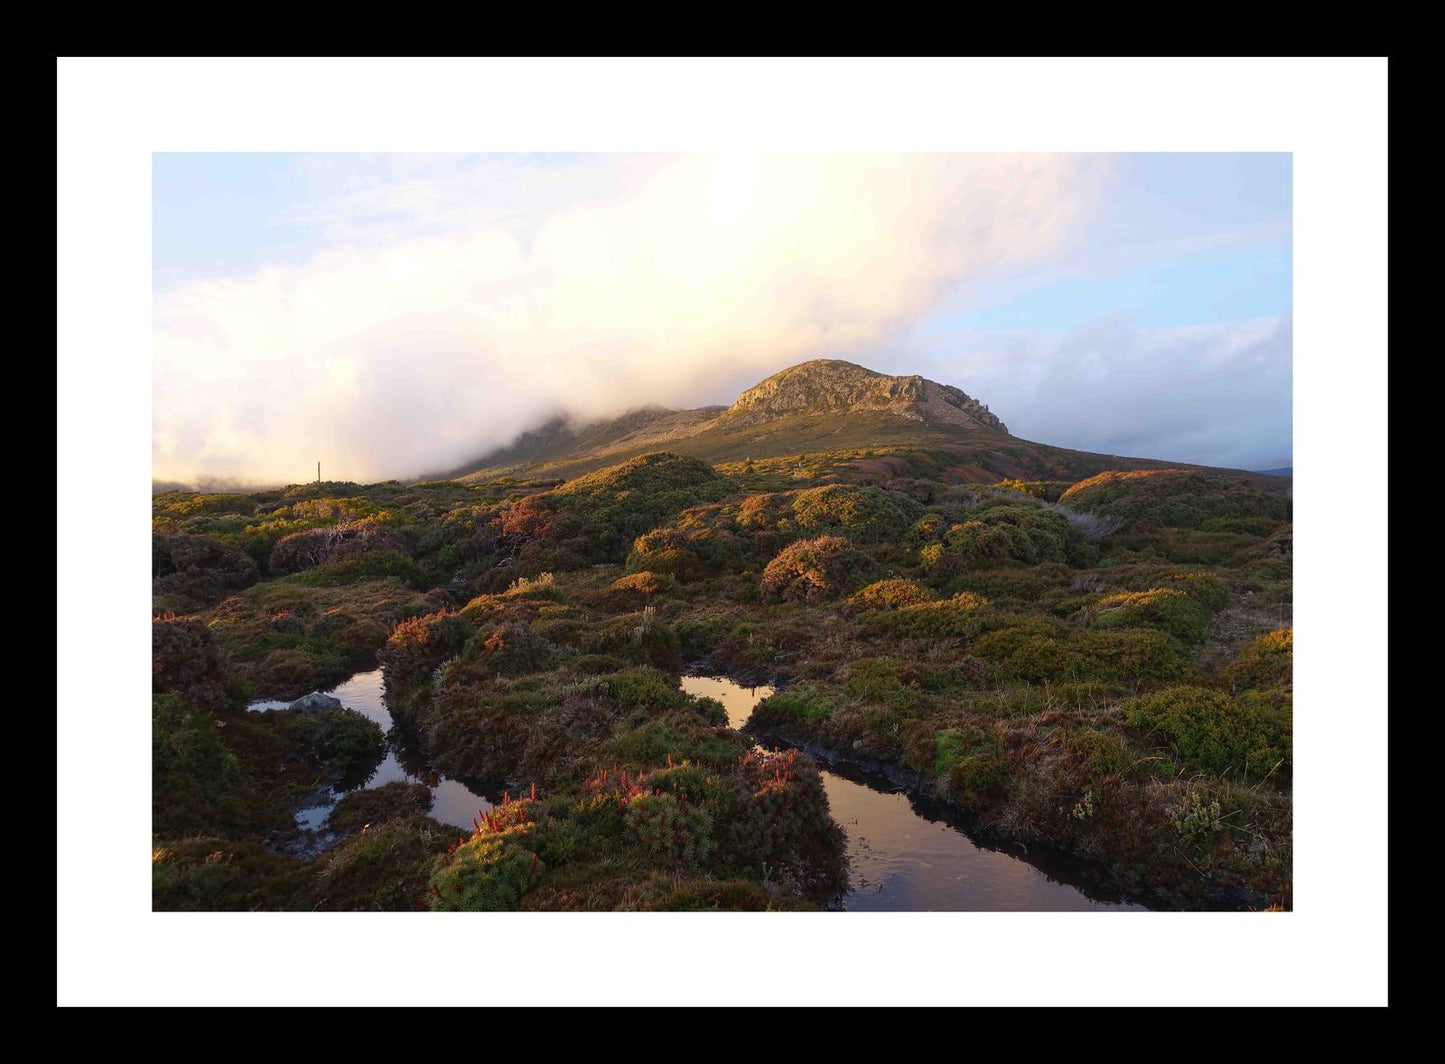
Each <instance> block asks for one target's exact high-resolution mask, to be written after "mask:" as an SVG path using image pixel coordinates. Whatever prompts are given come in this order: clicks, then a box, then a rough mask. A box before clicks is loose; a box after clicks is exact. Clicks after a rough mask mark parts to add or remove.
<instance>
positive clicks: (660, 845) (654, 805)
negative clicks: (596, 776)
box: [627, 791, 713, 867]
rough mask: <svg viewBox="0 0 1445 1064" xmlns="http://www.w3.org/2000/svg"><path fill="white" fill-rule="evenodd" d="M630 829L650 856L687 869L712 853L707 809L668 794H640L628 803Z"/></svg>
mask: <svg viewBox="0 0 1445 1064" xmlns="http://www.w3.org/2000/svg"><path fill="white" fill-rule="evenodd" d="M627 827H628V830H629V831H630V832H631V833H632V836H633V838H634V839H635V840H636V841H637V843H638V845H640V846H641V847H642V848H643V849H644V850H645V851H646V852H647V853H648V854H650V855H651V856H653V857H654V858H660V859H661V860H663V861H666V862H668V863H672V864H678V865H682V866H684V867H695V866H697V865H699V864H701V863H702V862H703V861H704V860H705V859H706V858H707V856H708V854H709V853H711V852H712V848H713V840H712V817H711V816H709V815H708V812H707V810H706V809H705V808H703V807H702V806H700V805H697V804H695V803H693V804H690V803H688V801H687V800H686V799H685V798H682V797H679V796H678V795H675V794H670V793H667V792H665V791H663V792H659V793H657V794H639V795H637V796H635V797H634V798H632V799H631V800H630V801H629V802H628V803H627Z"/></svg>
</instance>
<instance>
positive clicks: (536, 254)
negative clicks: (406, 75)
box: [153, 155, 1108, 482]
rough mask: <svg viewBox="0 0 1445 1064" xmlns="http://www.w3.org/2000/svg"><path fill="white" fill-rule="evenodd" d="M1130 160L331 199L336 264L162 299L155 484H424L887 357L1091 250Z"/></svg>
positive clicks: (840, 161) (613, 174)
mask: <svg viewBox="0 0 1445 1064" xmlns="http://www.w3.org/2000/svg"><path fill="white" fill-rule="evenodd" d="M1107 165H1108V164H1107V163H1106V162H1103V161H1100V160H1099V159H1097V158H1095V159H1089V158H1084V157H1078V156H1065V155H1035V156H1028V155H1025V156H977V155H968V156H949V155H928V156H887V157H880V156H861V155H839V156H762V157H745V156H719V157H714V156H684V157H668V158H660V157H636V156H623V157H615V158H614V157H591V158H584V159H583V160H581V161H578V162H576V163H575V164H569V165H550V164H543V163H527V164H525V165H511V166H509V165H503V164H501V163H498V162H497V161H495V160H492V161H487V162H484V163H481V164H473V165H472V166H471V167H470V168H468V167H465V166H460V165H459V164H456V163H454V162H453V163H448V165H447V166H446V167H445V172H444V173H443V174H442V175H441V176H428V175H427V174H426V173H425V172H423V173H416V172H410V173H404V174H400V175H398V177H397V179H396V180H395V181H393V182H389V183H384V184H382V185H380V186H378V187H375V188H365V189H360V190H355V191H353V192H350V193H347V194H346V195H339V196H335V197H333V198H332V199H331V200H330V201H329V202H326V203H322V204H312V205H308V206H307V208H306V209H305V211H304V212H302V213H303V214H304V215H305V216H306V217H307V218H309V219H310V220H311V221H313V222H317V223H319V224H323V225H324V227H325V229H326V231H327V233H328V234H329V236H328V240H329V246H328V247H326V248H325V249H324V250H322V251H320V252H318V253H317V254H316V255H315V256H314V257H313V258H312V259H310V260H309V261H308V262H306V263H305V264H304V265H301V266H273V267H267V268H264V269H261V270H259V271H257V272H255V273H254V274H251V275H248V276H243V277H232V278H226V279H221V280H198V281H195V282H193V283H191V284H188V285H185V286H183V287H180V288H177V289H173V290H170V291H167V292H164V293H161V294H159V295H158V296H157V299H156V305H155V354H154V360H155V361H154V370H155V372H154V381H155V386H154V419H155V425H154V448H153V475H154V476H155V477H157V478H161V479H171V480H189V479H196V478H198V477H201V476H211V477H231V478H236V479H240V480H247V481H253V482H254V481H282V482H285V481H294V480H299V479H305V478H306V476H307V472H308V470H310V469H311V468H313V466H314V463H315V462H316V461H317V460H318V459H319V460H321V461H322V463H323V472H324V473H326V474H327V475H330V476H335V477H338V478H347V479H355V480H371V479H376V478H380V477H405V476H408V475H414V474H418V473H422V472H426V471H435V470H439V469H445V468H449V467H451V466H454V465H457V464H459V463H461V462H463V461H465V460H467V459H469V458H471V457H474V456H476V455H477V454H479V453H481V452H483V451H484V450H486V449H487V448H489V447H491V446H495V445H498V444H502V443H505V442H507V441H509V440H510V439H512V438H513V437H514V436H515V435H516V434H517V433H518V432H520V431H522V430H524V429H526V428H529V427H531V426H533V425H535V424H536V423H538V422H539V421H540V420H542V419H543V418H545V417H547V416H550V415H552V414H554V413H556V412H558V411H564V410H565V411H568V412H571V413H573V414H576V415H579V416H583V417H601V416H607V415H612V414H617V413H620V412H622V411H624V410H627V409H630V408H634V407H636V406H639V405H641V404H643V403H649V402H651V403H661V404H664V405H668V406H693V405H699V404H703V403H710V402H719V401H729V400H730V399H731V397H732V395H733V394H735V393H736V391H737V390H738V389H740V388H741V387H744V386H746V385H748V384H751V383H753V382H754V381H756V380H757V379H759V378H760V377H762V376H765V375H766V374H768V373H771V372H774V371H776V370H777V369H780V368H782V367H783V366H786V365H789V364H791V363H794V362H797V361H800V360H802V359H805V358H812V357H818V356H841V357H854V358H857V359H859V360H862V361H868V360H869V357H868V356H869V355H870V354H876V353H877V352H880V351H885V350H887V347H888V343H889V341H890V340H895V339H896V338H897V337H898V336H899V335H900V334H901V332H902V331H903V330H904V329H905V328H906V327H907V326H908V325H909V324H910V323H911V322H913V321H915V320H916V319H918V318H919V317H920V316H921V315H923V314H925V313H926V312H927V311H929V310H930V309H931V308H932V307H933V306H934V305H935V304H936V303H937V301H938V300H939V298H940V297H941V295H942V294H943V293H944V292H945V291H947V290H950V289H954V288H956V287H957V286H958V285H960V284H966V283H968V282H969V281H970V280H973V279H976V278H981V277H984V276H986V275H988V274H989V272H990V271H996V270H1007V269H1016V268H1019V267H1021V266H1025V265H1027V264H1029V263H1031V262H1036V261H1040V260H1044V259H1046V258H1047V257H1048V256H1049V255H1051V254H1053V253H1056V252H1057V251H1058V249H1059V248H1061V247H1063V246H1065V245H1066V244H1067V242H1068V241H1069V240H1070V238H1071V235H1072V234H1074V233H1075V232H1076V230H1077V228H1078V224H1079V222H1080V220H1081V219H1082V218H1084V217H1086V216H1087V212H1088V210H1089V208H1090V205H1091V204H1092V203H1093V202H1094V201H1095V197H1096V192H1097V189H1098V187H1099V184H1100V180H1099V179H1100V177H1101V176H1102V174H1103V172H1104V170H1105V168H1106V167H1107ZM874 361H876V359H874ZM984 397H985V399H986V400H987V401H989V402H990V403H992V404H993V405H994V406H995V408H998V407H999V404H998V403H997V402H996V401H995V400H994V399H993V398H992V397H990V396H988V395H987V393H985V396H984Z"/></svg>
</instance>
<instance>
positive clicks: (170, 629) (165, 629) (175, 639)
mask: <svg viewBox="0 0 1445 1064" xmlns="http://www.w3.org/2000/svg"><path fill="white" fill-rule="evenodd" d="M151 691H152V693H153V694H160V693H162V692H167V691H169V692H174V693H176V694H178V695H180V696H181V697H183V698H184V699H185V700H186V701H187V702H189V703H190V704H192V705H194V706H195V707H196V708H198V709H202V710H205V711H207V712H210V713H217V712H221V711H224V710H225V709H227V708H228V706H229V705H230V701H231V700H230V697H229V695H228V694H227V677H226V673H225V670H224V669H223V668H222V665H221V655H220V653H219V651H218V650H217V648H216V644H215V641H214V640H213V639H212V638H211V633H210V631H209V630H207V628H206V626H205V625H204V624H202V623H201V622H200V621H193V620H161V619H157V620H153V621H151Z"/></svg>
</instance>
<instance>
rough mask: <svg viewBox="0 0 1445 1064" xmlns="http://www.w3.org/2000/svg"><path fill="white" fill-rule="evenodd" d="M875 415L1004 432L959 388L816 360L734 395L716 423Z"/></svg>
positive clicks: (985, 409)
mask: <svg viewBox="0 0 1445 1064" xmlns="http://www.w3.org/2000/svg"><path fill="white" fill-rule="evenodd" d="M824 411H826V412H828V413H857V412H864V411H881V412H885V413H890V414H896V415H897V416H898V417H901V418H907V419H909V420H911V421H923V422H929V423H932V424H939V425H954V426H958V427H960V428H983V429H994V430H996V431H998V432H1002V433H1007V432H1008V428H1007V427H1006V426H1005V425H1004V423H1003V422H1002V421H1000V420H999V419H998V418H997V417H996V416H995V415H994V414H992V413H990V412H989V409H988V407H987V406H985V405H984V404H983V403H980V402H979V401H978V400H977V399H974V398H973V397H972V396H970V395H968V394H967V393H965V392H963V391H962V390H960V389H958V388H955V387H953V386H952V385H948V384H939V383H938V382H937V381H931V380H928V379H927V378H924V377H920V376H918V375H916V374H912V375H909V376H906V377H891V376H889V375H888V374H886V373H878V372H876V371H874V370H871V369H866V368H865V367H863V366H859V365H855V364H854V363H852V362H843V361H841V360H838V359H829V358H819V359H814V360H812V361H810V362H803V363H800V364H798V365H796V366H790V367H788V368H787V369H785V370H782V371H781V372H779V373H775V374H773V375H772V376H771V377H769V378H768V379H767V380H765V381H762V382H760V383H758V384H755V385H754V386H753V387H751V388H749V389H748V390H747V391H745V392H743V393H742V394H741V395H739V396H738V398H737V401H736V402H735V403H733V405H732V406H731V407H729V408H728V410H727V411H726V412H725V413H723V414H722V416H721V417H719V419H718V423H719V424H720V425H722V424H728V423H731V424H749V423H753V422H761V421H770V420H773V419H775V418H779V417H788V416H791V415H794V414H799V413H818V412H824Z"/></svg>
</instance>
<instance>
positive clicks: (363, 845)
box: [316, 792, 464, 912]
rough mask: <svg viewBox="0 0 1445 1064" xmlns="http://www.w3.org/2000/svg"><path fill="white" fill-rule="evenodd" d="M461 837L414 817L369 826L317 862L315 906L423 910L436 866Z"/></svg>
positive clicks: (419, 816) (449, 829)
mask: <svg viewBox="0 0 1445 1064" xmlns="http://www.w3.org/2000/svg"><path fill="white" fill-rule="evenodd" d="M360 793H371V792H360ZM333 815H334V814H333ZM463 838H464V835H463V833H462V832H460V831H458V830H457V829H456V828H453V827H448V826H447V825H445V824H439V823H437V822H436V821H435V820H432V819H431V818H430V817H426V816H421V815H419V814H410V815H400V816H396V817H393V818H391V819H389V820H387V821H385V822H384V823H381V824H377V823H372V825H371V827H370V828H368V829H367V830H365V831H362V832H359V833H357V834H353V835H352V836H351V837H349V838H347V839H345V840H343V841H342V842H341V843H340V844H339V845H337V846H336V848H335V849H333V850H331V851H330V852H329V853H327V854H326V855H325V856H324V857H322V858H321V859H320V860H319V861H318V862H317V865H316V893H317V900H318V906H317V907H318V908H321V909H339V910H344V911H348V912H354V911H358V910H367V911H377V910H380V911H403V912H406V911H415V910H418V909H425V908H426V907H427V896H428V895H427V888H428V883H429V880H430V876H431V874H432V870H433V868H434V867H435V864H436V862H437V861H438V860H440V859H441V858H442V856H443V855H444V854H445V853H446V851H447V849H448V848H449V847H451V846H455V845H457V844H458V843H460V842H461V840H462V839H463Z"/></svg>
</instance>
